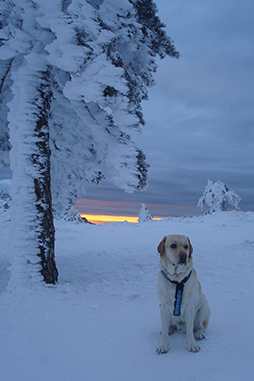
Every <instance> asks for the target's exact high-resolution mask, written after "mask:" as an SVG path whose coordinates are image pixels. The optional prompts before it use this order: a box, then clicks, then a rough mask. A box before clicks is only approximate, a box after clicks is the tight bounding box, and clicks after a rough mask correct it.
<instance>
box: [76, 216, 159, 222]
mask: <svg viewBox="0 0 254 381" xmlns="http://www.w3.org/2000/svg"><path fill="white" fill-rule="evenodd" d="M80 216H81V217H83V218H86V219H87V220H88V221H89V222H92V223H93V224H96V225H97V224H98V225H101V224H103V223H104V222H124V221H128V222H132V223H135V224H137V223H138V217H131V216H110V215H96V214H80ZM161 219H162V217H155V218H153V220H161Z"/></svg>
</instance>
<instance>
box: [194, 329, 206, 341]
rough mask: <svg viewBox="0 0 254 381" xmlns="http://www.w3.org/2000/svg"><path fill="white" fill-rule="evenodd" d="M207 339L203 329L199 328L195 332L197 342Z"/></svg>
mask: <svg viewBox="0 0 254 381" xmlns="http://www.w3.org/2000/svg"><path fill="white" fill-rule="evenodd" d="M204 338H205V333H204V330H203V328H199V329H197V330H196V332H195V339H197V340H203V339H204Z"/></svg>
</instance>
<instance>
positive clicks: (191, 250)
mask: <svg viewBox="0 0 254 381" xmlns="http://www.w3.org/2000/svg"><path fill="white" fill-rule="evenodd" d="M187 238H188V241H189V258H190V257H191V254H192V253H193V247H192V244H191V243H190V239H189V237H187Z"/></svg>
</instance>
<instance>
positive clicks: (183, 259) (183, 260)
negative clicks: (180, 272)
mask: <svg viewBox="0 0 254 381" xmlns="http://www.w3.org/2000/svg"><path fill="white" fill-rule="evenodd" d="M186 264H187V254H186V253H185V252H184V251H182V252H181V253H180V254H179V261H178V265H186Z"/></svg>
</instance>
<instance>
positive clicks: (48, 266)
mask: <svg viewBox="0 0 254 381" xmlns="http://www.w3.org/2000/svg"><path fill="white" fill-rule="evenodd" d="M46 75H47V74H45V76H46ZM39 93H40V95H41V100H42V105H41V108H40V113H39V119H38V120H37V123H36V130H35V134H36V140H37V142H36V146H37V149H38V152H37V153H36V154H34V155H32V157H33V164H34V165H35V167H36V168H37V172H38V177H37V178H35V179H34V188H35V194H36V208H37V211H38V213H37V233H38V236H37V240H38V244H39V251H40V253H39V254H38V256H39V257H40V264H41V266H42V269H41V274H42V276H43V279H44V281H45V282H46V283H51V284H56V283H57V280H58V271H57V268H56V263H55V228H54V219H53V211H52V195H51V174H50V156H51V152H50V148H49V125H48V119H49V108H50V98H51V93H50V92H49V90H48V89H47V88H46V87H45V86H44V85H41V87H40V89H39Z"/></svg>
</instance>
